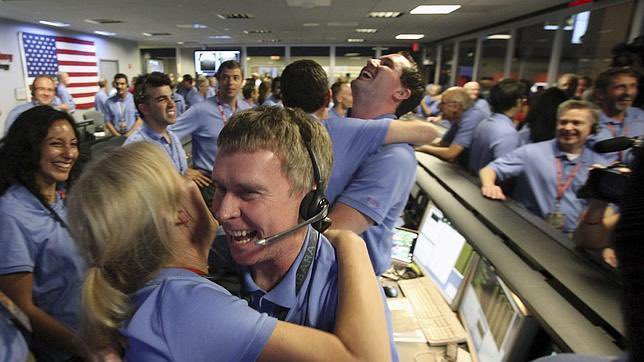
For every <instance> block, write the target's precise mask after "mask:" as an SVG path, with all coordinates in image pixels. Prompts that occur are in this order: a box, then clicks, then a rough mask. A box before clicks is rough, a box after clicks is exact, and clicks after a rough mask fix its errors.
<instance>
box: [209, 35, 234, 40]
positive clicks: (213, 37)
mask: <svg viewBox="0 0 644 362" xmlns="http://www.w3.org/2000/svg"><path fill="white" fill-rule="evenodd" d="M208 39H231V37H230V35H211V36H209V37H208Z"/></svg>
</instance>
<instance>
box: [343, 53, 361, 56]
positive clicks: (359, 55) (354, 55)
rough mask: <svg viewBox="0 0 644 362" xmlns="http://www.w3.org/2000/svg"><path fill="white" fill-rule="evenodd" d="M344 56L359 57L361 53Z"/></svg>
mask: <svg viewBox="0 0 644 362" xmlns="http://www.w3.org/2000/svg"><path fill="white" fill-rule="evenodd" d="M344 56H345V57H359V56H360V53H346V54H345V55H344Z"/></svg>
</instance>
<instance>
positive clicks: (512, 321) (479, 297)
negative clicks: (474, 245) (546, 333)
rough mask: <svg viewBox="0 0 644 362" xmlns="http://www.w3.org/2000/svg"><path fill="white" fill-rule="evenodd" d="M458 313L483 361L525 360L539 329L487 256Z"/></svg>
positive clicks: (480, 265)
mask: <svg viewBox="0 0 644 362" xmlns="http://www.w3.org/2000/svg"><path fill="white" fill-rule="evenodd" d="M459 313H460V314H461V316H462V318H463V322H464V324H465V326H466V328H467V330H468V331H469V334H470V337H471V339H472V343H473V345H474V346H473V347H474V352H475V353H476V355H477V356H478V359H479V361H481V362H486V361H514V360H522V356H523V357H524V355H525V352H526V351H527V347H528V346H529V345H530V343H531V341H532V339H533V338H534V335H535V333H536V330H537V324H536V322H534V321H533V320H532V318H528V317H527V316H526V311H525V309H524V307H523V305H522V304H521V302H520V301H519V300H518V297H517V296H516V295H514V294H513V293H512V292H511V291H510V290H509V289H508V287H507V286H506V285H505V283H503V281H502V280H501V279H500V278H499V277H498V276H497V274H496V272H495V271H494V269H493V267H492V265H490V264H489V263H488V262H487V261H485V260H484V259H481V260H479V261H478V263H477V266H476V269H475V270H474V273H473V275H472V278H471V279H470V280H469V281H468V283H467V285H466V287H465V291H464V293H463V300H462V301H461V305H460V307H459Z"/></svg>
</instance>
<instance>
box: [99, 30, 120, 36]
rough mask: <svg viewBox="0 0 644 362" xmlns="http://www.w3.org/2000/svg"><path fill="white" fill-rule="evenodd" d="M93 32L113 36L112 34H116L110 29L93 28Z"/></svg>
mask: <svg viewBox="0 0 644 362" xmlns="http://www.w3.org/2000/svg"><path fill="white" fill-rule="evenodd" d="M94 34H98V35H105V36H114V35H116V33H112V32H111V31H103V30H95V31H94Z"/></svg>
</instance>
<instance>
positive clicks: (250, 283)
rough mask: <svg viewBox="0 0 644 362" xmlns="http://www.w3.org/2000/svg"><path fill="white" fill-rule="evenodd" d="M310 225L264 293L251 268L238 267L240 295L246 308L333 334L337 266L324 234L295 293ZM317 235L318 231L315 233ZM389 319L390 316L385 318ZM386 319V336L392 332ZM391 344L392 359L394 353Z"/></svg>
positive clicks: (333, 250)
mask: <svg viewBox="0 0 644 362" xmlns="http://www.w3.org/2000/svg"><path fill="white" fill-rule="evenodd" d="M311 232H313V228H312V227H311V226H308V227H307V235H306V237H305V239H304V243H303V244H302V248H301V250H300V253H299V254H298V256H297V258H296V259H295V261H294V262H293V265H291V268H290V269H289V270H288V272H287V273H286V275H284V277H283V278H282V280H281V281H280V282H279V283H278V284H277V285H276V286H274V287H273V289H271V290H270V291H268V292H267V291H264V290H262V289H261V288H260V287H258V286H257V284H255V281H254V280H253V277H252V275H251V272H250V269H248V268H247V267H243V266H242V267H240V269H241V273H242V293H244V294H245V295H247V296H248V297H249V299H250V300H249V306H250V307H251V308H253V309H255V310H257V311H259V312H261V313H266V314H268V315H270V316H277V315H278V314H279V312H280V311H281V310H284V308H285V309H287V310H288V313H287V314H286V317H285V319H284V320H285V321H286V322H290V323H294V324H298V325H302V326H308V327H311V328H315V329H319V330H323V331H327V332H330V333H333V329H334V328H335V318H336V309H337V307H338V263H337V260H336V257H335V249H334V248H333V246H332V245H331V243H330V242H329V240H328V239H327V238H326V237H325V236H324V235H320V234H318V235H319V239H318V240H319V242H318V246H317V252H316V254H315V259H314V260H313V263H312V264H311V266H310V267H309V269H308V271H307V274H306V277H305V279H304V282H303V283H302V285H301V287H300V290H299V292H297V293H296V275H297V269H298V267H299V265H300V263H301V262H302V259H303V258H304V254H305V252H306V248H307V246H308V244H309V233H311ZM316 234H317V232H316ZM388 317H389V316H388ZM389 319H390V318H388V329H389V336H392V335H393V333H392V331H393V329H392V324H391V321H390V320H389ZM390 339H391V342H392V357H396V358H395V360H397V353H396V350H395V348H394V347H395V345H394V344H393V338H391V337H390Z"/></svg>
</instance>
